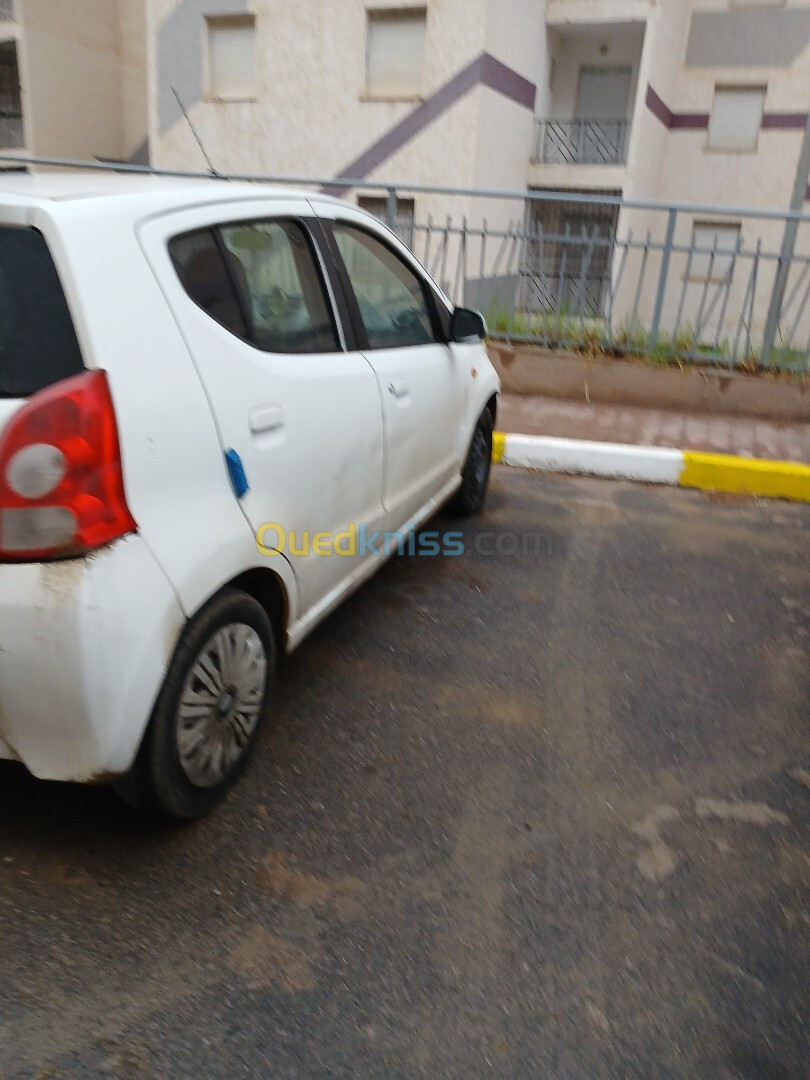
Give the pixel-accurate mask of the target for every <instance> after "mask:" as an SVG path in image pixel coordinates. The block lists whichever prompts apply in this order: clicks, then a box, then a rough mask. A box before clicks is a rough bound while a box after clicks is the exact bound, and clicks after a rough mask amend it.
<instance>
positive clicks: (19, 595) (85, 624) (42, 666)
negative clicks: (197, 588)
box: [0, 536, 185, 781]
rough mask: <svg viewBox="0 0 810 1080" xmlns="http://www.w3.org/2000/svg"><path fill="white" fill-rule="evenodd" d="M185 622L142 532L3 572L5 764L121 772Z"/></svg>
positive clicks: (66, 772)
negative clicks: (77, 554) (76, 555)
mask: <svg viewBox="0 0 810 1080" xmlns="http://www.w3.org/2000/svg"><path fill="white" fill-rule="evenodd" d="M184 622H185V618H184V615H183V612H182V610H181V608H180V604H179V602H178V600H177V597H176V596H175V593H174V591H173V589H172V587H171V585H170V584H169V582H168V580H167V578H166V577H165V575H164V574H163V571H162V570H161V569H160V567H159V566H158V564H157V563H156V561H155V559H154V558H153V556H152V554H151V552H150V551H149V549H148V547H147V546H146V544H145V543H144V541H143V540H142V539H141V538H140V537H138V536H129V537H126V538H125V539H123V540H119V541H116V542H115V543H114V544H112V545H110V546H109V547H107V548H104V549H102V550H100V551H98V552H94V553H93V554H92V555H90V556H87V557H85V558H81V559H69V560H64V561H61V562H52V563H25V564H20V565H15V564H3V565H0V758H2V757H5V758H12V759H16V760H19V761H22V762H23V764H24V765H25V766H26V767H27V768H28V769H29V770H30V771H31V772H32V773H33V774H34V775H35V776H38V777H40V778H42V779H49V780H81V781H93V780H105V779H107V778H110V777H112V776H115V775H119V774H121V773H123V772H125V771H126V770H127V769H128V768H129V766H130V765H131V763H132V761H133V759H134V757H135V754H136V752H137V749H138V746H139V745H140V741H141V738H142V736H143V732H144V729H145V727H146V724H147V722H148V719H149V716H150V714H151V711H152V707H153V704H154V701H155V698H156V696H157V693H158V690H159V689H160V685H161V683H162V681H163V677H164V674H165V671H166V667H167V665H168V661H169V658H170V657H171V655H172V651H173V649H174V645H175V642H176V640H177V637H178V635H179V633H180V631H181V629H182V627H183V625H184Z"/></svg>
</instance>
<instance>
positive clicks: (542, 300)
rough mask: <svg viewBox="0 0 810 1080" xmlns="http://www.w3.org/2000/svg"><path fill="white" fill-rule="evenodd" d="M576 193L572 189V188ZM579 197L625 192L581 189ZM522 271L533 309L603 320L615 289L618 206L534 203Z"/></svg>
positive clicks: (556, 202)
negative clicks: (613, 254)
mask: <svg viewBox="0 0 810 1080" xmlns="http://www.w3.org/2000/svg"><path fill="white" fill-rule="evenodd" d="M572 191H573V189H572ZM576 193H577V194H580V195H594V196H599V195H603V196H604V195H610V196H617V195H618V196H620V195H621V191H593V190H585V189H583V190H578V191H577V192H576ZM529 214H530V216H529V243H528V245H527V248H526V261H525V264H524V268H523V272H524V273H525V274H526V275H527V277H528V285H529V290H530V291H529V295H530V296H531V297H532V305H533V306H534V307H536V308H537V309H539V310H541V311H545V310H548V309H558V310H563V309H564V310H568V311H571V312H573V313H575V314H577V315H582V314H584V315H586V316H594V317H599V316H600V315H602V314H603V312H604V307H605V303H606V300H607V295H608V287H609V284H610V275H611V265H610V251H611V243H610V241H611V237H612V236H614V235H615V232H616V225H617V223H618V220H619V208H618V206H606V205H605V204H604V203H602V204H600V203H598V202H596V201H594V202H592V203H579V204H573V203H568V202H558V201H557V200H556V199H548V200H546V199H543V200H542V201H541V200H539V199H538V200H532V203H531V209H530V211H529Z"/></svg>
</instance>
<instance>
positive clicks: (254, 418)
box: [248, 405, 284, 435]
mask: <svg viewBox="0 0 810 1080" xmlns="http://www.w3.org/2000/svg"><path fill="white" fill-rule="evenodd" d="M248 424H249V425H250V430H251V431H252V432H253V434H254V435H263V434H264V433H265V432H267V431H275V430H276V429H277V428H280V427H284V410H283V409H282V408H281V406H280V405H260V406H259V407H258V408H257V409H251V410H250V412H249V413H248Z"/></svg>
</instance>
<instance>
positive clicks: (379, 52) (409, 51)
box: [366, 8, 427, 98]
mask: <svg viewBox="0 0 810 1080" xmlns="http://www.w3.org/2000/svg"><path fill="white" fill-rule="evenodd" d="M426 24H427V12H426V10H425V9H424V8H412V9H407V10H404V11H403V10H394V11H389V10H384V11H369V13H368V38H367V42H366V93H367V94H368V95H369V96H370V97H401V98H414V97H419V96H420V94H421V93H422V61H423V59H424V55H425V27H426Z"/></svg>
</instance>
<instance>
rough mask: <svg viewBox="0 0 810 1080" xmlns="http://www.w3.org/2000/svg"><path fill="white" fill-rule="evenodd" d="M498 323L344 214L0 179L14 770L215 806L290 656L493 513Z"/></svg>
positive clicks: (176, 193)
mask: <svg viewBox="0 0 810 1080" xmlns="http://www.w3.org/2000/svg"><path fill="white" fill-rule="evenodd" d="M484 329H485V328H484V323H483V319H482V318H481V316H480V315H478V314H477V313H476V312H472V311H468V310H466V309H461V308H456V309H455V310H454V309H453V306H452V305H451V304H450V303H449V302H448V300H447V299H446V298H445V296H444V295H443V294H442V292H441V291H440V289H439V288H438V287H437V286H436V285H435V284H434V283H433V282H432V281H431V280H430V278H429V276H428V275H427V274H426V272H425V271H424V270H423V268H422V267H421V266H420V265H419V263H418V262H417V261H416V259H415V258H414V257H413V256H412V255H411V254H410V253H409V251H408V250H407V248H406V247H404V246H403V245H402V244H401V243H400V242H399V241H398V240H397V239H396V237H395V236H394V235H393V234H392V233H391V232H389V231H388V230H387V229H386V228H385V227H384V226H383V225H381V224H380V223H379V222H378V221H376V220H375V219H374V218H372V217H371V216H370V215H368V214H366V213H364V212H363V211H360V210H358V209H355V208H353V207H351V206H350V205H348V204H346V203H345V202H341V201H338V200H333V199H328V198H326V197H324V196H320V195H313V194H312V193H307V192H295V191H282V190H278V189H275V188H272V187H264V186H255V185H249V184H237V183H227V182H223V181H219V180H211V181H205V180H199V181H191V180H189V181H186V180H167V179H160V178H157V177H151V176H137V177H133V178H127V177H122V176H110V175H108V174H104V173H89V174H87V173H64V174H56V173H52V174H50V175H23V174H20V175H12V174H7V176H6V177H4V178H2V179H0V758H9V759H16V760H19V761H21V762H23V763H24V764H25V765H26V767H27V768H28V769H29V770H30V771H31V772H32V773H33V774H34V775H35V776H38V777H42V778H47V779H54V780H71V781H83V782H94V781H95V782H99V781H108V780H110V781H113V782H115V783H116V785H117V786H118V789H119V791H120V792H121V794H122V795H123V796H124V797H125V798H126V799H127V800H128V801H129V802H131V803H132V804H133V805H135V806H137V807H139V808H142V809H144V810H148V811H152V812H158V813H162V814H166V815H170V816H175V817H192V816H194V815H196V814H198V813H201V812H203V811H205V810H206V809H208V808H209V807H210V806H211V805H212V804H213V803H214V802H215V801H216V800H217V799H218V798H219V797H220V796H221V795H222V794H223V793H224V792H225V790H226V789H227V788H228V787H229V786H230V784H231V783H232V782H233V781H234V780H235V778H236V777H237V776H238V774H239V773H240V771H241V770H242V768H243V767H244V765H245V763H246V761H247V758H248V756H249V753H250V751H251V749H252V747H253V744H254V741H255V738H256V735H257V732H258V730H259V728H260V726H261V723H262V721H263V720H264V719H265V718H266V716H267V713H268V708H269V699H270V694H271V690H272V687H273V682H274V674H275V668H276V658H277V654H278V653H280V652H287V651H290V650H292V649H293V648H295V647H296V646H297V645H298V643H299V642H300V641H301V640H302V639H303V638H304V637H305V636H306V634H307V633H308V632H309V631H310V630H312V628H313V627H314V626H315V625H316V624H317V623H318V622H319V621H320V620H321V619H323V618H324V616H326V615H327V614H328V613H329V612H330V611H331V610H332V609H333V608H334V607H335V606H336V605H337V604H338V603H339V602H340V601H341V600H342V599H343V598H344V597H345V596H346V595H347V594H348V593H349V592H351V590H352V589H354V588H355V587H356V586H357V585H359V584H360V583H361V582H362V581H363V580H364V579H365V578H367V577H369V576H370V575H371V574H372V573H373V572H374V570H375V569H376V568H377V567H378V566H379V565H380V564H381V563H382V562H383V559H384V556H385V554H386V553H387V554H391V553H392V551H394V550H396V547H397V544H399V543H402V542H405V539H406V538H408V540H409V542H410V543H411V544H412V542H413V538H414V530H415V529H416V528H417V527H418V526H419V525H420V524H421V523H422V522H424V521H425V520H426V519H427V518H428V517H429V516H430V515H431V514H433V512H434V511H435V510H436V509H437V508H438V507H440V506H441V505H442V504H443V503H445V502H446V501H447V500H449V499H450V498H451V497H454V498H455V500H456V505H457V507H458V509H459V510H460V511H461V512H464V513H471V512H475V511H476V510H478V509H480V507H481V505H482V504H483V501H484V496H485V492H486V487H487V481H488V477H489V463H490V458H491V444H492V430H493V424H494V420H495V412H496V406H497V395H498V390H499V386H498V379H497V375H496V373H495V371H494V369H493V368H492V366H491V364H490V363H489V361H488V359H487V355H486V351H485V348H484V346H483V344H482V337H483V334H484ZM384 533H389V534H394V536H393V537H387V538H386V543H385V545H383V544H382V543H381V542H380V541H379V539H378V538H377V534H379V535H380V536H382V534H384Z"/></svg>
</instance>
